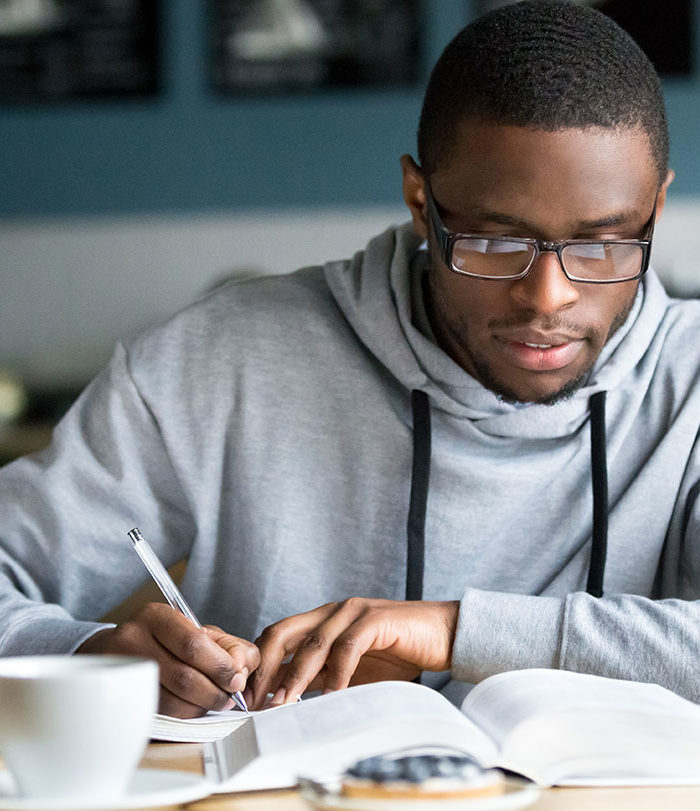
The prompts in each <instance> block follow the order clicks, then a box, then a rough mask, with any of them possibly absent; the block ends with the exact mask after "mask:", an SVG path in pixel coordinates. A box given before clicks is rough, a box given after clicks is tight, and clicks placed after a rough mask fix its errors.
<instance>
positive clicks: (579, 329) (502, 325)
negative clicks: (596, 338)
mask: <svg viewBox="0 0 700 811" xmlns="http://www.w3.org/2000/svg"><path fill="white" fill-rule="evenodd" d="M488 328H489V329H492V330H496V329H533V330H537V331H538V332H546V333H555V332H557V333H565V334H567V335H578V336H581V338H586V337H589V336H590V335H592V334H593V331H592V330H591V328H590V326H588V325H584V324H577V323H576V322H574V321H568V320H566V319H564V318H542V317H540V318H538V317H535V318H533V317H532V316H527V315H525V314H523V315H513V316H511V317H510V318H492V319H491V320H490V321H489V322H488Z"/></svg>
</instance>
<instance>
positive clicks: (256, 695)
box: [244, 597, 459, 708]
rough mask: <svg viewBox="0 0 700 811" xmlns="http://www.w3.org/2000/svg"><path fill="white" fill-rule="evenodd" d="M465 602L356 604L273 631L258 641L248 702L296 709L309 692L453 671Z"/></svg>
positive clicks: (329, 608)
mask: <svg viewBox="0 0 700 811" xmlns="http://www.w3.org/2000/svg"><path fill="white" fill-rule="evenodd" d="M458 612H459V602H458V601H456V600H455V601H450V602H427V601H411V602H401V601H396V600H374V599H367V598H362V597H351V598H350V599H348V600H344V601H343V602H339V603H327V604H326V605H322V606H320V607H319V608H315V609H313V611H307V612H305V613H303V614H296V615H295V616H292V617H287V618H286V619H283V620H280V621H279V622H276V623H274V624H273V625H270V626H268V627H267V628H266V629H265V630H264V631H263V632H262V634H261V635H260V636H259V637H258V639H256V640H255V644H256V645H257V646H258V648H259V650H260V665H259V666H258V668H257V669H256V670H255V672H254V674H253V675H252V677H251V678H250V679H249V684H248V687H247V688H246V692H245V694H244V695H245V697H246V700H247V701H248V702H249V705H250V706H251V707H252V708H259V707H261V706H262V705H263V704H264V703H265V699H266V696H267V695H268V694H269V693H272V694H273V699H272V703H273V704H286V703H289V702H292V701H296V700H297V697H298V696H300V695H301V694H302V693H303V692H304V691H305V690H307V689H308V688H311V689H315V690H316V689H320V690H323V691H324V692H328V691H331V690H340V689H342V688H344V687H347V686H348V685H349V684H351V683H361V682H369V681H380V680H384V679H387V678H397V679H406V680H408V679H412V678H415V676H417V675H418V674H419V673H420V672H421V671H422V670H433V671H441V670H448V669H449V667H450V660H451V656H452V644H453V641H454V635H455V630H456V627H457V616H458Z"/></svg>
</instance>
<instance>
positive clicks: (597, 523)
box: [586, 391, 608, 597]
mask: <svg viewBox="0 0 700 811" xmlns="http://www.w3.org/2000/svg"><path fill="white" fill-rule="evenodd" d="M591 481H592V484H593V541H592V544H591V562H590V565H589V567H588V583H587V585H586V591H587V592H588V593H589V594H592V595H593V596H594V597H602V596H603V576H604V574H605V558H606V556H607V553H608V466H607V459H606V452H605V392H604V391H599V392H597V393H596V394H594V395H593V396H592V397H591Z"/></svg>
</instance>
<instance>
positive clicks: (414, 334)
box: [324, 223, 668, 439]
mask: <svg viewBox="0 0 700 811" xmlns="http://www.w3.org/2000/svg"><path fill="white" fill-rule="evenodd" d="M426 264H427V253H426V251H425V250H423V249H422V247H421V240H420V238H419V237H418V236H417V235H416V234H415V232H414V231H413V228H412V226H411V224H410V223H408V224H406V225H403V226H400V227H398V228H390V229H388V230H387V231H385V232H384V233H382V234H380V235H379V236H377V237H375V238H374V239H373V240H371V241H370V242H369V244H368V245H367V247H366V248H365V250H363V251H360V252H359V253H357V254H356V255H355V256H354V257H353V259H352V260H349V261H343V262H329V263H328V264H327V265H325V268H324V272H325V278H326V281H327V284H328V286H329V288H330V290H331V292H332V294H333V296H334V298H335V300H336V302H337V304H338V306H339V307H340V309H341V310H342V312H343V313H344V315H345V317H346V319H347V320H348V322H349V323H350V325H351V326H352V328H353V329H354V331H355V333H356V334H357V336H358V338H359V340H360V341H362V343H363V344H364V345H365V346H366V347H367V348H368V350H369V351H370V352H371V353H372V354H373V355H374V356H375V357H376V358H377V359H378V360H379V361H380V362H381V363H382V364H383V366H384V367H385V368H386V369H387V371H388V372H389V373H390V374H391V375H392V376H393V377H395V378H396V379H397V380H398V381H399V382H400V383H401V384H402V385H403V386H404V387H405V388H406V389H407V390H408V392H409V394H410V392H411V391H412V390H413V389H421V390H423V391H425V392H426V393H427V394H428V395H429V397H430V401H431V406H432V408H434V409H438V410H442V411H445V412H447V413H448V414H450V415H452V416H454V417H458V418H463V419H468V420H471V421H472V422H473V423H474V424H475V425H476V427H478V429H479V430H480V431H483V432H484V433H485V434H489V435H491V436H502V437H509V436H517V437H521V438H532V439H538V438H554V437H559V436H568V435H570V434H572V433H573V432H575V431H576V430H577V429H578V428H579V427H580V426H581V425H582V423H583V422H584V421H585V420H586V419H587V417H588V413H589V400H590V398H591V396H592V395H593V394H595V393H596V392H598V391H603V390H605V391H608V392H609V391H611V390H613V389H615V388H616V387H618V386H620V385H623V384H624V382H625V381H627V380H629V379H630V377H631V376H633V373H634V369H635V367H636V366H637V365H638V364H639V362H640V360H641V359H642V357H643V356H644V353H645V352H646V351H647V348H648V346H649V344H650V342H651V340H652V338H653V336H654V333H655V332H656V331H657V329H658V326H659V323H660V321H661V319H662V318H663V315H664V313H665V311H666V308H667V305H668V297H667V296H666V293H665V291H664V289H663V287H662V285H661V283H660V282H659V280H658V278H657V277H656V275H655V274H654V272H653V271H652V270H650V271H648V272H647V273H646V274H645V276H644V277H643V280H642V284H640V285H639V289H638V293H637V297H636V299H635V302H634V306H633V308H632V311H631V312H630V315H629V316H628V318H627V320H626V322H625V323H624V324H623V326H622V327H621V328H620V329H619V330H618V331H617V332H616V333H615V335H614V336H613V337H612V338H611V339H610V341H608V343H607V344H606V345H605V347H604V348H603V351H602V352H601V354H600V356H599V357H598V359H597V361H596V363H595V365H594V367H593V369H592V370H591V372H590V374H589V375H588V379H587V380H586V382H585V383H584V384H583V385H582V386H581V387H580V388H579V389H578V391H576V392H575V394H574V395H573V396H572V397H570V398H569V399H567V400H563V401H561V402H559V403H556V404H554V405H537V404H526V405H523V404H511V403H507V402H505V401H504V400H502V399H501V398H499V397H498V396H497V395H495V394H494V393H493V392H491V391H490V390H489V389H487V388H485V387H484V386H482V385H481V383H479V382H478V381H477V380H476V379H475V378H474V377H472V376H471V375H470V374H469V373H468V372H466V371H464V369H462V368H461V367H460V366H459V365H458V364H457V363H455V362H454V361H453V360H452V359H451V358H450V357H449V356H448V355H447V354H446V353H445V352H443V351H442V350H441V349H440V348H439V347H438V346H437V345H436V344H435V342H434V341H433V339H432V336H431V334H430V328H429V326H428V322H427V318H426V316H425V311H424V308H423V302H422V293H421V284H420V278H421V276H422V273H423V271H424V270H425V268H426Z"/></svg>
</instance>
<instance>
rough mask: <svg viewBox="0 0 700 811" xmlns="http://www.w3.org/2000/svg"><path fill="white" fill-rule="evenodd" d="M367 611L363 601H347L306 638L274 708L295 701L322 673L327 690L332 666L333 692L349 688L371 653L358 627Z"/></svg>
mask: <svg viewBox="0 0 700 811" xmlns="http://www.w3.org/2000/svg"><path fill="white" fill-rule="evenodd" d="M364 610H365V601H364V600H362V599H355V598H351V599H349V600H345V601H344V602H343V603H340V604H338V605H337V606H336V609H335V611H334V612H333V613H332V614H331V615H330V616H329V617H328V618H327V619H326V620H324V621H323V622H321V623H320V624H319V625H317V626H316V627H315V628H313V629H312V630H311V631H310V632H309V633H308V634H307V635H306V636H305V637H304V639H303V640H302V641H301V642H300V644H299V645H298V646H297V650H296V652H295V654H294V656H293V658H292V660H291V662H290V663H289V665H288V667H287V669H286V672H285V674H284V676H283V677H282V679H281V680H280V682H279V684H278V685H277V688H276V690H275V694H274V697H273V699H272V703H273V704H286V703H289V702H292V701H296V700H297V698H298V696H300V695H301V694H302V693H303V692H304V691H305V690H306V689H307V688H308V686H309V684H310V683H311V682H312V680H313V679H314V678H316V677H317V676H318V675H319V674H320V673H321V671H322V670H323V674H322V683H323V686H324V689H325V688H326V687H327V686H328V685H329V680H328V666H329V664H330V666H331V668H332V679H331V682H330V683H331V684H332V685H333V687H332V688H331V689H339V687H341V686H342V687H346V686H347V684H348V682H349V680H350V677H351V676H352V674H353V673H354V670H355V667H356V666H357V663H358V662H359V660H360V657H361V656H362V654H363V653H364V652H365V651H366V650H367V649H368V648H367V647H363V641H362V633H363V632H362V627H363V626H362V625H360V626H357V627H356V624H357V622H358V618H359V617H361V616H362V614H363V612H364Z"/></svg>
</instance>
